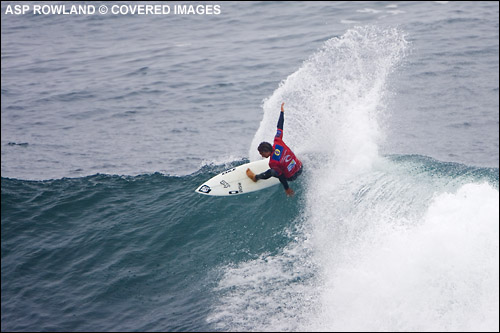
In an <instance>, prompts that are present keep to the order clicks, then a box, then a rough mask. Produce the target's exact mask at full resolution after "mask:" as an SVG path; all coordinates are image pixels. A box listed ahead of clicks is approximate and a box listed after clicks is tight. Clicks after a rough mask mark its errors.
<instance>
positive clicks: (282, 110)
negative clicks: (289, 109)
mask: <svg viewBox="0 0 500 333" xmlns="http://www.w3.org/2000/svg"><path fill="white" fill-rule="evenodd" d="M283 105H285V102H283V103H281V112H285V109H283Z"/></svg>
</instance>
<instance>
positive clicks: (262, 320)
mask: <svg viewBox="0 0 500 333" xmlns="http://www.w3.org/2000/svg"><path fill="white" fill-rule="evenodd" d="M406 48H407V43H406V41H405V39H404V36H403V34H402V33H401V32H399V31H397V30H379V29H376V28H357V29H354V30H350V31H348V32H347V33H346V34H345V35H344V36H342V37H340V38H334V39H331V40H329V41H327V42H326V43H325V45H324V47H323V48H322V49H321V50H319V51H318V52H317V53H316V54H314V55H313V56H312V57H311V58H310V59H309V60H307V61H306V62H305V63H304V64H303V66H302V67H301V68H300V69H299V70H298V71H297V72H295V73H293V74H292V75H290V76H289V77H288V78H287V79H286V80H285V81H283V82H282V84H281V85H280V87H279V88H278V89H277V90H276V91H275V92H274V94H273V95H272V96H271V97H270V98H269V99H268V100H266V101H265V102H264V105H263V108H264V116H263V120H262V123H261V126H260V128H259V130H258V131H257V133H256V135H255V138H254V140H253V143H252V146H251V150H250V157H251V159H256V158H257V157H258V155H257V153H256V147H257V145H258V144H259V143H260V142H261V141H264V140H265V141H270V140H271V138H272V137H273V136H274V132H275V129H276V122H277V118H278V115H279V105H280V103H281V102H282V101H285V103H286V104H285V110H286V111H285V112H286V113H285V131H284V133H285V134H284V140H285V142H287V144H288V145H289V146H290V147H292V149H294V150H295V151H296V152H297V154H298V155H299V156H301V158H303V160H304V162H305V165H306V167H307V169H306V171H307V172H305V173H304V175H303V177H304V178H305V179H306V180H305V182H306V183H307V186H306V187H307V190H306V193H304V194H303V195H304V197H305V209H304V212H303V216H302V217H301V222H302V223H301V230H300V231H295V235H296V237H295V241H293V242H291V243H290V244H289V245H288V246H287V247H286V248H285V249H284V250H283V252H282V253H281V254H279V255H269V254H263V255H262V256H261V258H259V259H257V260H252V261H248V262H244V263H241V264H238V265H235V266H228V267H225V268H224V272H225V274H224V277H223V279H222V280H221V282H220V284H219V286H218V288H217V291H218V292H220V293H221V298H220V302H219V305H218V306H217V307H216V308H215V309H214V311H213V313H212V315H211V317H210V318H209V321H211V322H213V323H215V324H216V325H217V327H218V328H219V329H222V330H236V331H239V330H245V331H247V330H250V331H290V330H292V331H297V330H299V331H436V330H437V331H455V330H460V331H468V330H474V331H481V330H483V331H495V330H496V331H498V327H499V322H498V311H499V301H498V292H499V290H498V280H499V268H498V267H499V266H498V261H499V255H498V253H499V247H498V219H499V212H498V199H499V197H498V190H496V189H494V188H493V187H491V185H489V184H486V183H480V184H475V183H474V181H473V180H472V181H471V180H470V179H469V178H466V177H465V176H463V177H462V176H460V177H453V176H447V175H446V172H445V170H443V172H442V174H440V173H433V171H428V170H427V169H426V167H425V166H424V164H425V163H423V164H418V163H417V164H412V163H400V162H397V161H396V162H395V161H392V160H389V159H386V158H383V157H380V156H379V153H378V147H379V143H380V140H381V139H383V130H382V129H381V124H382V123H383V117H384V110H385V104H386V98H387V95H388V92H387V83H388V80H389V74H390V73H391V72H392V71H393V70H394V69H395V68H396V65H397V64H398V62H400V61H401V59H402V57H403V56H404V52H405V50H406ZM429 163H430V162H429ZM442 167H443V168H445V167H446V166H445V165H443V166H442Z"/></svg>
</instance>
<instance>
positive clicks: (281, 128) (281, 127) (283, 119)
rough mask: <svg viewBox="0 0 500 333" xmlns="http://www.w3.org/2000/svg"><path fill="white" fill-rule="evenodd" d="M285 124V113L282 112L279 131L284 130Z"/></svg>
mask: <svg viewBox="0 0 500 333" xmlns="http://www.w3.org/2000/svg"><path fill="white" fill-rule="evenodd" d="M284 122H285V113H284V112H280V119H279V120H278V129H280V130H283V123H284Z"/></svg>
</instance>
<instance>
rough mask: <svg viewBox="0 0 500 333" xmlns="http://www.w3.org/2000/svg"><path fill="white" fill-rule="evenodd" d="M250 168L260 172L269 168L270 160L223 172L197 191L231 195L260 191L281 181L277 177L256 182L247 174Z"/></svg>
mask: <svg viewBox="0 0 500 333" xmlns="http://www.w3.org/2000/svg"><path fill="white" fill-rule="evenodd" d="M248 168H250V170H252V171H253V172H254V173H255V174H259V173H261V172H264V171H266V170H268V169H269V160H268V159H264V160H260V161H255V162H250V163H246V164H242V165H239V166H237V167H234V168H231V169H229V170H226V171H224V172H221V173H219V174H218V175H217V176H214V177H213V178H210V179H209V180H207V181H206V182H205V183H203V184H202V185H200V186H199V187H198V188H197V189H196V190H195V192H197V193H201V194H206V195H216V196H229V195H238V194H245V193H249V192H254V191H259V190H262V189H265V188H268V187H270V186H273V185H276V184H279V183H280V181H279V179H278V178H276V177H271V178H269V179H260V180H259V181H257V182H254V181H253V180H251V179H250V178H248V176H247V173H246V172H247V169H248Z"/></svg>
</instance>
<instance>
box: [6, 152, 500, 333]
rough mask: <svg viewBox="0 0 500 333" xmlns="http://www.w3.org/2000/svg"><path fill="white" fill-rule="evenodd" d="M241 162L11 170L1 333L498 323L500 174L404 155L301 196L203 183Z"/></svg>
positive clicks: (487, 327)
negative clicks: (222, 192)
mask: <svg viewBox="0 0 500 333" xmlns="http://www.w3.org/2000/svg"><path fill="white" fill-rule="evenodd" d="M242 162H245V161H234V162H233V163H230V164H226V165H210V166H206V167H204V168H203V169H201V170H200V171H199V172H197V173H195V174H193V175H190V176H183V177H172V176H164V175H161V174H152V175H141V176H134V177H121V176H111V175H95V176H89V177H84V178H74V179H69V178H64V179H60V180H52V181H26V180H15V179H8V178H2V213H1V214H2V281H4V282H5V281H10V283H3V284H2V330H8V331H10V330H12V331H19V330H21V331H22V330H31V329H33V328H37V329H39V330H56V329H57V330H62V329H64V330H69V331H96V330H98V329H99V330H104V331H112V330H118V331H127V330H132V329H134V330H141V331H174V330H179V331H198V330H201V331H212V330H216V331H221V330H222V331H226V330H227V331H233V330H234V331H286V330H295V331H300V330H302V331H352V330H367V329H368V328H370V329H372V330H374V331H388V330H396V331H406V330H411V331H428V330H431V329H437V330H443V331H457V330H463V331H466V330H483V331H494V330H495V329H496V328H498V316H497V314H498V309H499V306H498V281H499V274H498V262H499V258H498V253H499V248H498V218H499V212H498V199H499V198H498V169H485V168H475V167H469V166H466V165H462V164H454V163H442V162H439V161H436V160H433V159H431V158H428V157H423V156H408V155H398V156H386V157H382V158H380V160H379V161H378V162H377V163H376V164H375V165H374V166H373V168H372V169H371V170H370V171H366V172H364V173H359V174H358V175H357V177H350V178H347V177H339V178H335V177H334V176H333V175H332V177H331V178H327V177H325V181H324V183H323V185H322V186H318V185H317V184H315V183H314V182H313V172H312V171H311V170H310V168H309V170H308V172H307V173H306V172H304V174H303V177H302V179H298V180H297V181H296V182H294V183H293V187H294V189H295V190H296V193H297V195H296V196H295V197H294V198H287V197H286V196H285V195H284V193H283V190H282V188H281V187H280V186H274V187H271V188H268V189H266V190H263V191H260V192H257V193H254V194H248V195H243V196H239V197H234V198H232V199H231V198H230V200H228V198H209V197H205V196H201V195H199V194H197V193H195V192H194V189H195V188H196V186H197V185H199V184H200V183H202V182H203V181H204V180H205V179H206V178H207V177H210V176H213V175H215V174H217V173H219V172H221V171H222V170H224V169H226V168H229V167H232V166H235V165H238V164H241V163H242ZM335 179H336V180H335ZM314 188H316V189H314Z"/></svg>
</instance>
